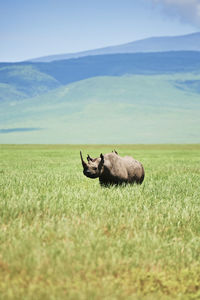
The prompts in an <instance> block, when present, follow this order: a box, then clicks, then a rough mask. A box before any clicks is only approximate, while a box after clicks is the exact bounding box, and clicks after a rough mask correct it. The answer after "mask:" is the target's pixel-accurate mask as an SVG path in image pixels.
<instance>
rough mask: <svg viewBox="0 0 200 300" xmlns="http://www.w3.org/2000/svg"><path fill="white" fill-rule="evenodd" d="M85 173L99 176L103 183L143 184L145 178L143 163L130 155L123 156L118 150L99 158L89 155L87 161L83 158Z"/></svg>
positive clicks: (93, 176) (91, 176)
mask: <svg viewBox="0 0 200 300" xmlns="http://www.w3.org/2000/svg"><path fill="white" fill-rule="evenodd" d="M80 156H81V161H82V165H83V174H84V175H85V176H87V177H89V178H99V182H100V184H101V185H104V186H106V185H113V184H114V185H118V184H127V183H129V184H133V183H137V184H141V183H142V182H143V180H144V175H145V173H144V168H143V165H142V164H141V163H140V162H139V161H137V160H135V159H134V158H132V157H130V156H125V157H121V156H119V155H118V153H117V152H116V151H113V152H112V153H107V154H104V155H103V154H101V155H100V157H98V158H91V157H90V156H89V155H88V156H87V161H88V162H87V163H86V162H85V161H84V160H83V157H82V153H81V151H80Z"/></svg>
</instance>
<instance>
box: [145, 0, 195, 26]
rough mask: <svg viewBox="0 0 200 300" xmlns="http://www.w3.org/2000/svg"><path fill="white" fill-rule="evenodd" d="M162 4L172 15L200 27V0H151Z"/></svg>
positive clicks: (156, 3) (155, 3)
mask: <svg viewBox="0 0 200 300" xmlns="http://www.w3.org/2000/svg"><path fill="white" fill-rule="evenodd" d="M151 1H152V2H153V4H154V5H160V6H161V7H162V9H163V10H164V11H165V13H167V14H168V15H170V16H178V17H179V18H180V19H181V21H183V22H187V23H190V24H192V25H195V26H198V27H200V0H151Z"/></svg>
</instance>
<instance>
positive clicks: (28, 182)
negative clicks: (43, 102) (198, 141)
mask: <svg viewBox="0 0 200 300" xmlns="http://www.w3.org/2000/svg"><path fill="white" fill-rule="evenodd" d="M113 148H115V149H117V150H118V152H119V154H121V155H132V156H134V157H135V158H136V159H139V160H140V161H141V162H142V163H143V165H144V167H145V171H146V177H145V180H144V183H143V184H142V185H141V186H136V185H134V186H127V187H111V188H102V187H100V185H99V183H98V180H91V179H88V178H86V177H84V176H83V174H82V166H81V163H80V158H79V150H80V149H81V150H82V152H83V154H84V155H86V154H87V153H89V154H90V155H91V156H97V155H99V154H100V153H101V152H103V153H106V152H109V151H111V150H112V149H113ZM199 157H200V145H160V146H159V145H141V146H140V145H132V146H131V145H129V146H125V145H123V146H122V145H119V146H116V145H115V146H100V145H99V146H59V145H57V146H43V145H38V146H31V145H28V146H24V145H16V146H15V145H1V146H0V226H1V229H0V299H6V300H7V299H15V300H17V299H37V300H39V299H43V300H44V299H74V300H76V299H109V300H110V299H199V298H200V222H199V216H200V160H199Z"/></svg>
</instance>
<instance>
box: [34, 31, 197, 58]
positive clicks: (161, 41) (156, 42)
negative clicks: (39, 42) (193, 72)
mask: <svg viewBox="0 0 200 300" xmlns="http://www.w3.org/2000/svg"><path fill="white" fill-rule="evenodd" d="M167 51H200V32H196V33H192V34H187V35H181V36H166V37H151V38H146V39H142V40H138V41H135V42H130V43H126V44H122V45H118V46H110V47H105V48H99V49H94V50H88V51H83V52H77V53H69V54H58V55H50V56H44V57H39V58H35V59H31V60H29V61H30V62H51V61H56V60H65V59H71V58H80V57H84V56H93V55H105V54H118V53H139V52H167Z"/></svg>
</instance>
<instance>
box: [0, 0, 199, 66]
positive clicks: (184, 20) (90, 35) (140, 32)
mask: <svg viewBox="0 0 200 300" xmlns="http://www.w3.org/2000/svg"><path fill="white" fill-rule="evenodd" d="M197 31H200V0H0V62H5V61H7V62H14V61H23V60H27V59H31V58H36V57H41V56H46V55H53V54H63V53H73V52H79V51H85V50H91V49H96V48H101V47H106V46H111V45H119V44H123V43H127V42H132V41H135V40H139V39H143V38H148V37H152V36H166V35H168V36H173V35H183V34H188V33H193V32H197Z"/></svg>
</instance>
